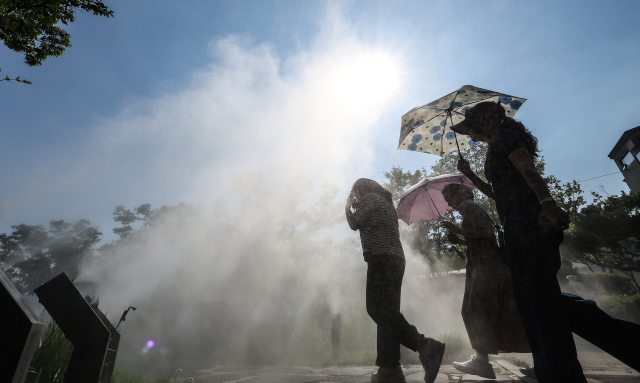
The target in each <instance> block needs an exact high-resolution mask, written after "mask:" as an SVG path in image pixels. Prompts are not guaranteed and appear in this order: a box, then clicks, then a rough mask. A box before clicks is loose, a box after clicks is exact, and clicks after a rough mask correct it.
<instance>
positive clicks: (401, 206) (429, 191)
mask: <svg viewBox="0 0 640 383" xmlns="http://www.w3.org/2000/svg"><path fill="white" fill-rule="evenodd" d="M454 183H455V184H463V185H465V186H468V187H469V188H470V189H475V186H473V183H471V181H469V179H467V177H465V176H463V175H460V174H443V175H440V176H436V177H426V178H423V179H422V180H421V181H420V182H418V183H417V184H415V185H413V186H411V187H410V188H408V189H407V190H405V191H404V193H402V196H400V202H399V203H398V207H397V208H396V212H397V213H398V218H400V219H402V220H403V221H405V222H406V223H407V224H409V225H411V224H412V223H414V222H419V221H423V220H430V219H436V218H438V217H440V216H441V215H442V214H444V213H445V212H446V211H448V210H451V206H449V204H448V203H447V201H445V200H444V197H443V196H442V190H443V189H444V187H445V186H447V185H450V184H454Z"/></svg>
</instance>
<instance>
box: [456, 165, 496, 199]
mask: <svg viewBox="0 0 640 383" xmlns="http://www.w3.org/2000/svg"><path fill="white" fill-rule="evenodd" d="M458 170H459V171H460V173H462V174H464V175H465V176H467V178H468V179H469V181H471V182H472V183H473V184H474V185H475V186H476V187H477V188H478V190H480V191H481V192H482V194H484V195H486V196H487V197H489V198H491V199H495V198H493V189H492V188H491V185H489V184H488V183H486V182H484V181H483V180H481V179H480V177H478V176H477V175H476V174H475V173H474V172H473V171H472V170H471V165H470V164H469V161H467V160H465V159H464V158H460V159H459V160H458Z"/></svg>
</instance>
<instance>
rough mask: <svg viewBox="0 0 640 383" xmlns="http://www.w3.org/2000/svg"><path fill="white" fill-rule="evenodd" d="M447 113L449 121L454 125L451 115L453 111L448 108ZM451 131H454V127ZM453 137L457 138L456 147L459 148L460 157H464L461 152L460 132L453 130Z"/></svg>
mask: <svg viewBox="0 0 640 383" xmlns="http://www.w3.org/2000/svg"><path fill="white" fill-rule="evenodd" d="M447 114H448V115H449V121H451V126H453V118H452V117H451V111H450V110H448V111H447ZM451 131H452V132H453V129H451ZM453 138H455V140H456V147H457V148H458V157H459V158H460V159H463V158H462V153H461V152H460V145H458V133H456V132H453Z"/></svg>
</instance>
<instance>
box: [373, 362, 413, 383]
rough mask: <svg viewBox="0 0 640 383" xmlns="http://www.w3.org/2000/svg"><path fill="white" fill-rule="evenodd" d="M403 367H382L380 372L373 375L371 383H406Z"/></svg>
mask: <svg viewBox="0 0 640 383" xmlns="http://www.w3.org/2000/svg"><path fill="white" fill-rule="evenodd" d="M405 382H406V381H405V379H404V373H403V372H402V367H400V365H397V366H396V367H394V368H391V367H380V368H379V369H378V372H376V373H375V374H373V375H371V383H405Z"/></svg>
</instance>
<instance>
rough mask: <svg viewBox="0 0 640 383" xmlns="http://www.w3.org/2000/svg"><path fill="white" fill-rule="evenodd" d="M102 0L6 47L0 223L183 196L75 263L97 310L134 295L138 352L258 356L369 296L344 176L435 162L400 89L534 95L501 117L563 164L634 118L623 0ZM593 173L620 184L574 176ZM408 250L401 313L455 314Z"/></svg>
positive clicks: (429, 329)
mask: <svg viewBox="0 0 640 383" xmlns="http://www.w3.org/2000/svg"><path fill="white" fill-rule="evenodd" d="M106 3H107V5H108V6H109V7H110V8H111V9H113V10H114V12H115V17H114V18H112V19H106V18H97V17H95V16H92V15H88V14H80V15H78V17H77V21H76V22H75V23H73V24H71V25H69V26H68V28H67V30H68V31H69V32H70V33H71V42H72V44H73V47H72V48H68V49H67V51H66V52H65V54H64V55H63V56H61V57H59V58H49V59H48V60H46V61H45V62H44V64H43V66H42V67H35V68H30V67H27V66H26V65H25V64H23V62H22V61H23V58H22V56H21V55H19V54H17V53H14V52H11V51H9V50H8V49H6V48H5V47H0V65H1V66H0V67H1V68H2V74H5V75H9V76H11V77H15V76H18V75H20V76H22V77H23V78H26V79H29V80H31V81H32V82H33V85H23V84H17V83H2V85H1V86H0V105H1V108H2V122H1V125H0V126H2V129H1V130H2V140H0V156H1V158H2V163H3V166H2V168H1V169H0V176H1V177H2V179H3V182H2V183H0V232H9V231H10V230H11V228H10V226H11V225H14V224H19V223H28V224H45V223H47V222H48V221H49V220H51V219H64V220H67V221H75V220H78V219H82V218H84V219H88V220H89V221H91V222H92V223H94V224H97V225H98V226H99V229H100V230H101V231H102V232H103V233H104V237H105V238H104V240H103V243H106V242H109V241H111V240H113V239H115V238H116V237H115V236H114V235H113V234H112V233H111V230H112V229H113V228H114V227H115V226H116V224H115V223H113V222H112V221H111V212H112V211H113V208H114V207H115V206H116V205H124V206H126V207H129V208H131V207H134V206H138V205H140V204H143V203H151V204H152V206H153V207H154V208H159V207H161V206H163V205H177V204H178V203H179V202H184V203H187V204H188V205H189V206H190V208H184V209H183V210H179V211H177V212H174V213H171V214H167V215H166V219H165V218H163V219H160V220H158V222H157V224H156V225H155V226H153V227H150V228H148V229H146V230H145V231H144V232H143V233H140V235H138V236H137V237H136V239H135V241H133V240H132V241H130V242H128V243H126V244H122V245H121V246H118V247H117V248H114V249H112V250H111V252H109V253H106V255H104V256H103V257H102V258H100V259H97V260H95V261H94V262H92V263H90V264H87V265H86V267H85V269H84V272H83V274H82V277H81V278H82V279H83V280H85V281H94V282H97V283H98V290H97V294H98V295H99V296H100V299H101V306H100V307H101V308H102V310H103V311H109V313H110V316H113V317H117V316H118V315H119V314H120V312H121V311H122V310H124V309H125V308H126V307H127V306H130V305H133V306H136V307H138V308H139V311H136V312H135V313H131V314H130V319H128V320H127V322H126V323H125V325H124V329H123V334H124V336H125V337H126V339H127V342H129V343H126V342H123V346H122V347H123V352H129V351H125V350H124V348H125V347H138V350H139V352H138V354H139V357H140V358H142V359H141V361H142V362H144V363H147V365H152V364H154V363H156V362H162V363H164V362H166V361H167V360H169V361H171V363H179V362H180V361H182V360H191V358H192V357H193V355H199V356H203V358H209V360H215V361H217V362H221V361H225V360H245V361H248V362H256V363H258V362H265V363H268V362H272V361H273V360H275V359H274V358H276V357H277V356H283V357H284V356H286V355H288V354H287V350H289V351H290V350H291V349H292V348H294V349H296V350H298V349H302V348H304V346H305V345H300V344H298V343H296V342H297V340H296V339H307V338H304V337H301V336H300V334H301V333H302V332H304V331H305V330H304V329H305V327H304V326H311V325H310V324H309V323H312V321H313V320H314V319H313V318H330V317H331V314H332V313H334V312H338V311H339V312H343V313H347V312H349V310H353V313H354V314H353V315H354V316H358V315H360V316H362V315H366V314H363V307H362V304H363V300H364V276H365V270H366V269H365V264H364V262H363V261H362V258H361V254H360V253H359V249H358V245H357V241H356V242H354V239H355V238H357V237H355V235H356V234H354V233H352V232H351V231H350V230H349V229H348V227H347V226H346V224H345V223H344V221H343V218H342V216H341V214H342V212H341V209H342V201H343V200H344V197H345V196H346V193H347V191H348V189H349V187H350V185H351V184H352V183H353V181H355V179H357V178H359V177H368V178H372V179H375V180H378V181H380V182H382V181H384V177H383V172H384V171H387V170H390V168H391V166H392V165H401V166H402V167H404V168H405V169H407V170H414V169H417V168H421V167H423V166H425V167H428V166H430V165H432V164H433V163H435V161H436V160H437V157H435V156H430V155H426V154H422V153H413V152H407V151H397V150H396V146H397V140H398V134H399V130H400V129H399V128H400V117H401V116H402V114H404V113H405V112H407V111H408V110H410V109H411V108H413V107H415V106H418V105H422V104H425V103H427V102H430V101H432V100H434V99H436V98H439V97H441V96H443V95H445V94H447V93H449V92H451V91H453V90H455V89H457V88H459V87H460V86H462V85H465V84H472V85H475V86H479V87H483V88H487V89H491V90H496V91H500V92H504V93H508V94H513V95H516V96H520V97H526V98H528V99H529V100H528V101H527V102H526V103H525V104H524V106H523V107H522V109H521V110H520V112H519V113H518V115H517V118H518V119H520V120H522V121H523V122H524V123H525V124H526V125H527V126H528V127H529V128H530V129H531V130H532V131H533V133H534V134H535V135H536V136H537V137H538V138H539V140H540V147H541V148H542V149H543V152H542V154H543V155H544V156H545V159H546V163H547V173H548V174H554V175H556V176H557V177H558V178H560V179H561V180H563V181H569V180H572V179H576V180H583V179H587V178H591V177H596V176H600V175H604V174H607V173H612V172H615V171H617V167H616V166H615V164H614V162H613V161H612V160H610V159H608V158H607V154H608V153H609V151H610V150H611V148H612V147H613V145H614V144H615V143H616V142H617V140H618V138H619V137H620V135H621V134H622V132H624V131H625V130H627V129H630V128H633V127H635V126H637V125H638V124H639V121H640V109H638V108H637V105H638V104H639V101H640V94H639V93H638V92H637V89H638V87H639V85H640V76H638V73H637V71H638V69H637V68H638V67H637V62H638V59H639V49H638V44H637V41H638V39H639V38H640V30H639V28H640V26H638V23H637V20H636V15H637V14H638V13H639V11H640V4H639V3H637V2H634V1H627V2H624V1H619V2H614V3H610V2H605V1H590V2H582V1H566V2H562V3H556V2H552V1H543V2H536V3H525V2H515V3H514V2H507V1H492V2H481V3H477V2H455V3H454V2H448V1H432V2H417V1H416V2H413V1H394V2H383V1H381V2H370V1H367V2H364V1H351V2H340V3H334V2H323V1H318V2H294V1H265V2H249V1H216V2H205V1H201V2H181V1H171V2H169V1H136V2H128V1H107V2H106ZM598 185H603V187H604V189H605V190H606V191H607V192H609V193H611V194H616V193H618V192H619V191H620V190H628V188H627V187H626V185H625V184H624V183H623V182H622V176H621V175H619V174H617V175H613V176H608V177H603V178H600V179H597V180H593V181H588V182H585V183H583V184H582V186H583V188H584V189H586V190H596V189H597V188H598ZM321 196H323V197H322V198H321ZM314 206H315V208H314ZM309 209H312V210H309ZM313 209H316V210H313ZM314 211H315V213H313V212H314ZM305 212H306V213H305ZM309 212H311V213H309ZM309 214H310V215H309ZM345 241H346V242H345ZM407 253H408V254H407V258H408V266H407V275H406V277H405V285H404V295H403V311H404V312H405V313H406V314H407V317H408V319H409V320H410V321H412V322H415V323H416V324H417V325H418V328H419V330H421V331H422V332H426V333H427V334H428V335H435V334H437V333H439V332H446V331H453V330H458V331H460V330H461V329H462V321H461V318H460V317H459V315H458V313H459V307H460V306H459V298H460V299H461V297H459V296H457V295H456V296H448V295H444V294H439V293H438V291H434V290H429V289H428V288H427V287H426V286H427V284H425V283H423V282H424V281H423V280H421V279H420V275H424V274H426V273H427V272H429V270H428V269H427V267H426V266H425V265H424V264H423V263H422V262H421V261H420V260H419V259H418V258H417V257H415V256H413V255H412V254H411V252H410V249H407ZM107 255H108V256H107ZM314 310H316V311H314ZM318 310H319V311H318ZM322 310H324V311H322ZM313 313H315V314H313ZM311 314H313V315H311ZM316 314H317V315H316ZM321 314H322V315H321ZM345 321H346V320H345ZM323 323H326V321H325V322H323ZM354 323H355V319H354ZM367 323H368V322H367ZM319 325H323V326H330V320H329V323H328V324H322V323H321V324H319ZM345 326H346V322H345ZM308 328H311V327H308ZM296 331H298V332H297V333H296ZM309 331H311V330H309ZM362 331H363V332H362V334H364V335H362V336H363V337H364V338H363V339H360V340H354V342H356V341H363V342H365V341H366V339H365V338H366V336H367V335H366V334H371V329H370V328H368V329H364V330H362ZM354 332H355V330H354ZM202 334H207V336H202ZM305 336H309V337H311V338H308V339H316V340H317V341H322V339H320V338H317V337H316V338H313V337H314V336H316V335H309V334H307V335H305ZM318 336H319V335H318ZM296 337H298V338H296ZM151 339H153V340H154V341H155V343H154V347H153V349H152V350H145V348H144V346H145V344H146V343H147V341H148V340H151ZM318 339H320V340H318ZM325 340H326V339H325ZM277 341H281V342H282V343H280V344H277V343H274V342H277ZM314 342H315V341H314ZM125 343H126V344H128V345H129V346H127V345H125ZM311 343H313V342H311ZM313 344H315V343H313ZM295 347H298V348H295ZM265 350H273V351H272V353H273V354H275V355H269V352H268V351H265ZM185 355H187V356H189V357H188V358H185ZM276 359H277V358H276ZM176 367H179V366H176Z"/></svg>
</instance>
